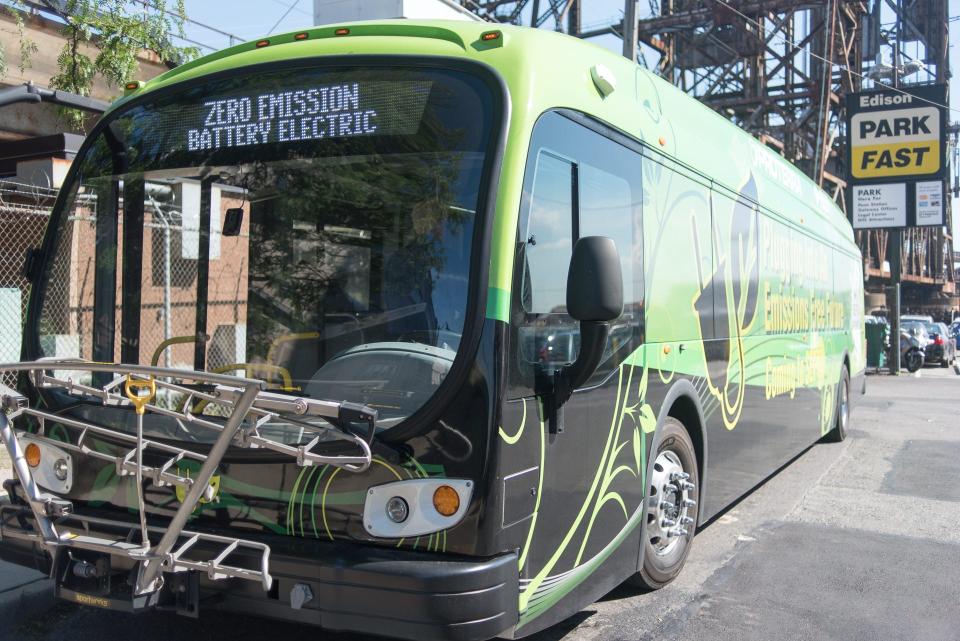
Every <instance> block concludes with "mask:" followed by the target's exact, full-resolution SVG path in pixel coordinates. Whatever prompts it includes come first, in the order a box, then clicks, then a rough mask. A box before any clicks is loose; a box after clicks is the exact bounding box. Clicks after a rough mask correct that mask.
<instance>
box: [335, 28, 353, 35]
mask: <svg viewBox="0 0 960 641" xmlns="http://www.w3.org/2000/svg"><path fill="white" fill-rule="evenodd" d="M333 35H335V36H349V35H350V30H349V29H347V28H346V27H340V28H339V29H337V30H336V31H334V32H333Z"/></svg>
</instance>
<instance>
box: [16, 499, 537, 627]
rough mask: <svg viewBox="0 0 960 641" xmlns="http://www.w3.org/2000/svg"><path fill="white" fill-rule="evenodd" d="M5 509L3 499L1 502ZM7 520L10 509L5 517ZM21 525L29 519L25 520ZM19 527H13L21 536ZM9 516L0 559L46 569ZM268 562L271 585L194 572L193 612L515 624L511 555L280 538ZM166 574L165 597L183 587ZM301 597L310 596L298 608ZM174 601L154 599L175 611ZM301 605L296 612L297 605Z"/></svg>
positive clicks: (120, 605) (411, 623)
mask: <svg viewBox="0 0 960 641" xmlns="http://www.w3.org/2000/svg"><path fill="white" fill-rule="evenodd" d="M0 503H3V504H5V506H6V509H7V510H9V509H10V507H9V505H10V504H9V502H7V501H6V500H5V499H0ZM8 516H9V512H8ZM23 516H24V520H22V521H20V523H21V524H26V523H25V521H26V522H29V515H28V514H26V513H25V514H24V515H23ZM16 530H20V531H19V532H18V531H16ZM22 532H23V530H21V528H20V527H17V526H15V525H14V524H13V522H12V520H11V519H9V518H7V519H4V520H3V522H2V524H0V559H3V560H5V561H9V562H12V563H16V564H19V565H25V566H29V567H33V568H36V569H38V570H40V571H43V572H47V573H51V572H52V573H54V574H55V573H56V572H53V571H52V564H53V561H52V559H51V557H50V555H49V554H48V553H47V552H46V551H45V549H44V548H43V547H41V546H40V545H39V544H38V543H36V542H35V541H31V540H30V539H29V538H27V537H23V536H20V534H21V533H22ZM273 549H274V551H273V553H272V554H271V557H270V571H271V574H272V576H273V578H274V583H273V588H272V589H271V590H270V591H269V592H264V591H263V590H262V589H261V588H260V587H259V586H257V585H256V584H253V583H251V582H249V581H237V580H220V581H213V580H210V579H209V578H208V577H207V576H206V575H204V574H201V573H196V576H195V577H194V579H195V581H196V584H197V588H198V594H199V597H198V602H197V606H198V607H197V609H196V610H193V611H190V612H189V613H188V614H189V615H190V616H197V615H198V614H199V616H202V613H203V612H204V611H205V610H208V609H209V610H218V611H227V612H235V613H238V614H244V615H250V616H259V617H266V618H271V619H279V620H285V621H290V622H295V623H301V624H306V625H315V626H319V627H321V628H323V629H326V630H331V631H344V632H356V633H363V634H375V635H380V636H386V637H393V638H401V639H418V640H419V639H437V640H445V639H449V640H454V641H474V640H480V639H490V638H492V637H495V636H498V635H501V634H504V633H507V634H509V631H510V630H512V628H513V627H514V626H516V624H517V620H518V614H517V607H518V591H519V573H518V564H517V555H516V554H515V553H509V554H503V555H500V556H496V557H491V558H476V557H466V556H454V555H446V554H436V553H426V552H418V551H409V550H398V549H395V548H381V547H373V546H363V545H357V544H349V543H341V542H320V541H307V540H303V539H289V540H282V541H281V542H280V544H279V545H275V546H274V548H273ZM166 576H167V577H169V579H168V581H167V587H165V588H164V590H165V591H170V592H173V591H175V590H176V588H175V586H181V585H182V582H180V583H177V582H176V581H174V580H172V579H173V577H175V576H177V575H169V574H168V575H166ZM58 594H59V595H60V597H61V598H64V599H68V600H71V601H74V602H78V603H83V604H85V605H94V606H98V607H103V608H108V609H115V610H127V611H129V610H132V609H134V608H131V607H129V602H127V603H124V602H123V600H122V599H113V598H112V597H110V596H109V595H105V596H98V597H96V598H91V597H90V595H89V594H83V593H81V592H78V591H75V590H68V589H65V588H63V587H59V588H58ZM304 595H309V598H308V599H307V600H306V601H305V602H304ZM174 603H175V595H173V594H168V595H166V598H161V599H160V608H161V609H164V608H165V604H166V606H167V607H169V608H170V609H172V610H179V611H180V612H181V613H182V614H183V613H186V612H184V610H183V609H182V608H178V607H176V606H175V605H172V604H174ZM295 603H296V604H297V605H299V606H300V607H299V608H295V607H294V604H295Z"/></svg>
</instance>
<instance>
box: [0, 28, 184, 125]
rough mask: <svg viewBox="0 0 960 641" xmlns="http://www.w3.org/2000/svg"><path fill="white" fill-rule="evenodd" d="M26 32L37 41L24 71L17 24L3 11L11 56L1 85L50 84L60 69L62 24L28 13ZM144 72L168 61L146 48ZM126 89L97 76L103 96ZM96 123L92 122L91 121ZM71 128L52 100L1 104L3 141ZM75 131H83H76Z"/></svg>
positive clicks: (3, 34)
mask: <svg viewBox="0 0 960 641" xmlns="http://www.w3.org/2000/svg"><path fill="white" fill-rule="evenodd" d="M24 21H25V26H26V29H25V31H26V36H27V37H28V38H29V39H30V40H32V41H33V42H34V43H36V45H37V51H36V53H34V54H33V55H32V56H31V57H30V63H29V67H27V68H25V69H24V71H23V72H21V71H20V64H21V57H20V34H19V32H18V31H17V24H16V22H15V21H14V19H13V18H12V17H11V16H10V15H9V14H8V13H7V12H5V11H4V12H0V44H2V45H3V50H4V55H5V56H6V59H7V73H6V75H5V76H4V77H3V78H0V88H3V87H9V86H12V85H21V84H23V83H25V82H31V81H32V82H33V83H35V84H37V85H39V86H41V87H49V86H50V78H52V77H53V76H55V75H57V74H58V73H59V69H58V68H57V57H58V56H59V55H60V51H61V50H62V49H63V45H64V42H65V41H64V38H63V36H62V35H61V34H60V30H61V28H62V25H60V24H59V23H57V22H54V21H53V20H48V19H46V18H43V17H40V16H25V20H24ZM82 50H83V52H84V53H86V54H87V55H88V56H90V57H91V58H93V57H95V56H96V50H95V49H94V48H93V47H89V46H87V47H82ZM139 63H140V72H139V74H138V75H137V79H140V80H144V79H147V78H152V77H154V76H156V75H158V74H160V73H162V72H164V71H166V70H167V67H166V65H164V64H163V63H161V62H160V59H159V58H158V57H157V56H156V55H155V54H153V53H151V52H147V51H144V52H143V54H142V55H141V56H139ZM121 93H122V89H121V88H120V87H114V86H112V85H110V84H108V83H107V82H106V81H105V80H104V79H103V78H101V77H99V76H98V77H97V78H96V80H95V81H94V84H93V91H92V95H93V97H94V98H98V99H100V100H113V99H114V98H117V97H118V96H119V95H120V94H121ZM91 124H92V123H91ZM62 131H70V130H69V129H68V128H67V127H66V126H65V125H64V123H63V122H62V121H61V120H60V118H59V117H58V115H57V108H56V107H55V106H53V105H49V104H27V103H24V104H17V105H9V106H7V107H2V108H0V141H2V140H5V139H6V140H11V139H14V140H15V139H18V138H27V137H31V136H46V135H49V134H53V133H58V132H62ZM73 133H82V132H77V131H74V132H73Z"/></svg>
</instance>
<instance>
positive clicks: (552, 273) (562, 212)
mask: <svg viewBox="0 0 960 641" xmlns="http://www.w3.org/2000/svg"><path fill="white" fill-rule="evenodd" d="M574 171H575V167H574V165H573V163H571V162H570V161H569V160H564V159H563V158H559V157H558V156H555V155H553V154H551V153H549V152H546V151H541V152H540V155H539V158H538V160H537V169H536V172H537V173H536V177H535V178H534V182H533V193H532V194H531V196H530V216H529V221H530V224H529V226H528V228H527V234H526V258H527V270H526V272H525V273H524V274H523V299H522V300H523V307H524V310H525V311H527V312H532V313H536V314H550V313H560V312H563V311H565V310H566V305H567V268H568V267H569V266H570V254H571V252H572V250H573V240H572V238H573V228H572V225H573V195H574V182H573V180H574Z"/></svg>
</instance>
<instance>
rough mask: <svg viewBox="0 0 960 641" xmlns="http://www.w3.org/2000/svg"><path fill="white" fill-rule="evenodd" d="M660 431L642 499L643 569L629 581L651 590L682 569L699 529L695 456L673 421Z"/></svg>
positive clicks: (685, 431)
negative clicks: (643, 510)
mask: <svg viewBox="0 0 960 641" xmlns="http://www.w3.org/2000/svg"><path fill="white" fill-rule="evenodd" d="M661 429H662V436H661V438H660V444H659V446H658V447H657V451H656V452H655V453H654V455H655V457H656V458H655V459H654V463H653V472H652V473H651V474H650V479H649V483H648V484H647V492H646V499H645V500H646V509H647V513H646V515H645V519H646V520H645V523H644V526H643V528H642V533H643V534H642V536H643V540H642V542H641V545H643V567H642V568H641V570H640V571H639V572H637V573H636V574H635V575H634V576H633V577H632V578H631V580H630V583H631V584H632V585H635V586H638V587H643V588H648V589H651V590H657V589H659V588H662V587H663V586H665V585H666V584H668V583H670V582H671V581H673V580H674V579H675V578H676V577H677V575H678V574H680V570H681V569H683V564H684V563H685V562H686V560H687V555H688V554H689V553H690V548H691V547H692V545H693V535H694V533H695V531H696V528H697V514H698V510H699V507H698V505H697V501H698V499H699V496H700V494H699V491H700V478H699V477H700V475H699V473H698V471H697V454H696V450H694V447H693V442H692V441H691V440H690V435H689V434H688V433H687V430H686V429H685V428H684V427H683V424H682V423H681V422H680V421H678V420H676V419H674V418H672V417H668V418H667V419H666V420H665V421H664V424H663V426H662V428H661Z"/></svg>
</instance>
